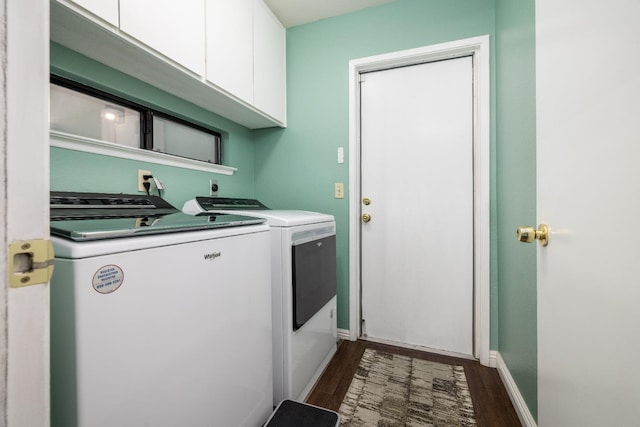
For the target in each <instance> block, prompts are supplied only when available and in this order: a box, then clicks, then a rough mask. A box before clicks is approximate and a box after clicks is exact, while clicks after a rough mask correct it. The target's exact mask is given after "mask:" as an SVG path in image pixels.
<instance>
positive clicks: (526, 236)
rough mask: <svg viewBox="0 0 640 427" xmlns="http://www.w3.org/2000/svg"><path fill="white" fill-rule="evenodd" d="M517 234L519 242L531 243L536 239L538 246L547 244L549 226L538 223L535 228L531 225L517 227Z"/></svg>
mask: <svg viewBox="0 0 640 427" xmlns="http://www.w3.org/2000/svg"><path fill="white" fill-rule="evenodd" d="M517 236H518V241H520V242H525V243H531V242H533V241H535V240H537V241H538V243H540V246H547V245H548V244H549V226H547V224H540V225H539V226H538V229H537V230H536V229H535V228H533V227H531V226H525V227H518V230H517Z"/></svg>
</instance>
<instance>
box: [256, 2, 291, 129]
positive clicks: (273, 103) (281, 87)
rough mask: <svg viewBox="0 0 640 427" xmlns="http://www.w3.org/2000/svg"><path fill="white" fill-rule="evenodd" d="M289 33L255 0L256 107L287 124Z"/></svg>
mask: <svg viewBox="0 0 640 427" xmlns="http://www.w3.org/2000/svg"><path fill="white" fill-rule="evenodd" d="M285 44H286V31H285V29H284V27H283V26H282V24H281V23H280V21H278V19H277V18H276V17H275V16H274V15H273V13H272V12H271V10H270V9H269V8H268V7H267V6H266V5H265V4H264V3H263V2H262V0H255V2H254V9H253V61H254V62H253V82H254V89H253V105H254V106H255V107H256V108H258V109H259V110H261V111H264V112H265V113H267V114H269V115H270V116H272V117H273V118H275V119H277V120H278V121H279V122H281V123H283V124H285V123H286V120H287V119H286V83H285V82H286V80H285V78H286V72H285V71H286V58H285V54H286V53H285V49H286V48H285Z"/></svg>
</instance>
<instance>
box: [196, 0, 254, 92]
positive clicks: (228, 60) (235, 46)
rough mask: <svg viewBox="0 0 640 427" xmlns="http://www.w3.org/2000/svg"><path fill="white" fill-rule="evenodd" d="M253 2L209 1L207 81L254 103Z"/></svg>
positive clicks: (241, 0) (250, 0)
mask: <svg viewBox="0 0 640 427" xmlns="http://www.w3.org/2000/svg"><path fill="white" fill-rule="evenodd" d="M253 1H254V0H207V13H206V17H207V19H206V34H207V56H206V64H207V80H209V81H210V82H211V83H213V84H215V85H217V86H219V87H221V88H222V89H224V90H225V91H227V92H229V93H231V94H232V95H234V96H236V97H238V98H240V99H242V100H243V101H246V102H248V103H250V104H252V103H253Z"/></svg>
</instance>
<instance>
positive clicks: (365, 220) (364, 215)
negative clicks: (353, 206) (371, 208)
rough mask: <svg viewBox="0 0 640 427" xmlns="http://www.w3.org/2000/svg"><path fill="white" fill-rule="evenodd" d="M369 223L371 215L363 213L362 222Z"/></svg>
mask: <svg viewBox="0 0 640 427" xmlns="http://www.w3.org/2000/svg"><path fill="white" fill-rule="evenodd" d="M369 221H371V215H369V214H368V213H363V214H362V222H369Z"/></svg>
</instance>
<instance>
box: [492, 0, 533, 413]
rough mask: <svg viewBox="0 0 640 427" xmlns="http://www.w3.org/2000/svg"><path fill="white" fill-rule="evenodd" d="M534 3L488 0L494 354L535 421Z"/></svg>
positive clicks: (520, 0) (529, 0) (530, 1)
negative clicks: (531, 229)
mask: <svg viewBox="0 0 640 427" xmlns="http://www.w3.org/2000/svg"><path fill="white" fill-rule="evenodd" d="M534 20H535V2H534V0H519V1H517V2H514V1H513V0H496V59H497V62H496V69H497V70H496V72H497V150H496V151H497V159H496V164H497V193H498V260H499V268H498V284H499V285H498V286H499V298H498V311H499V313H498V328H499V330H500V334H499V340H498V350H499V351H500V354H501V356H502V358H503V359H504V361H505V363H506V364H507V366H508V367H509V371H510V372H511V375H512V376H513V379H514V380H515V381H516V383H517V384H518V389H519V390H520V393H521V394H522V396H523V397H524V399H525V401H526V402H527V405H528V407H529V410H530V411H531V413H532V414H533V416H534V417H535V416H536V415H537V406H538V405H537V328H536V324H537V316H536V307H537V304H536V301H537V299H536V246H537V245H534V244H530V245H526V244H523V243H519V242H517V241H516V239H515V235H516V228H517V227H518V226H519V225H534V226H535V225H536V145H535V144H536V121H535V116H536V109H535V107H536V105H535V25H534V22H535V21H534Z"/></svg>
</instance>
